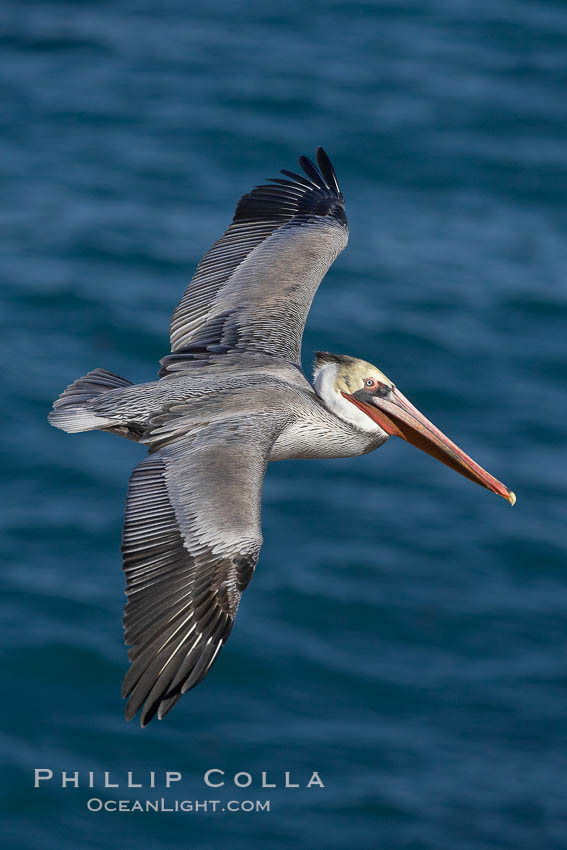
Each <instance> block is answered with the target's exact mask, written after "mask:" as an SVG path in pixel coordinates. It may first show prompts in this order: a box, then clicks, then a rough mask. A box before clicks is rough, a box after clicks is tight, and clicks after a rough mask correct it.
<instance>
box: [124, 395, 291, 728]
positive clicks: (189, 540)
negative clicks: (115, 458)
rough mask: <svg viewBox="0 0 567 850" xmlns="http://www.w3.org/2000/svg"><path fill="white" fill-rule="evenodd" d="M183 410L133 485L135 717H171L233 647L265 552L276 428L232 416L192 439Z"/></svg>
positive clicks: (168, 421)
mask: <svg viewBox="0 0 567 850" xmlns="http://www.w3.org/2000/svg"><path fill="white" fill-rule="evenodd" d="M183 427H184V426H183V408H182V407H178V408H177V409H176V412H175V417H174V418H172V416H171V415H168V414H166V415H165V416H163V417H161V418H160V419H158V420H157V422H156V427H155V428H154V431H153V432H152V440H153V441H154V445H155V444H156V441H159V443H158V444H161V445H162V447H161V448H159V449H158V450H156V451H155V452H154V453H153V454H150V456H149V457H148V458H147V459H146V460H144V461H143V462H142V463H140V464H139V465H138V466H137V467H136V469H135V470H134V472H133V473H132V477H131V479H130V485H129V488H128V496H127V501H126V519H125V524H124V534H123V545H122V552H123V569H124V571H125V573H126V595H127V597H128V601H127V603H126V608H125V612H124V630H125V641H126V643H127V644H128V645H129V646H130V650H129V658H130V661H131V666H130V669H129V670H128V673H127V674H126V677H125V679H124V683H123V688H122V695H123V696H124V697H129V700H128V704H127V706H126V719H127V720H130V719H131V718H132V717H133V716H134V715H135V714H136V712H137V711H138V709H139V708H140V707H141V706H142V704H143V711H142V715H141V724H142V726H145V725H146V724H147V723H149V721H150V720H151V719H152V717H153V716H154V715H155V714H156V713H157V715H158V717H159V718H161V717H163V716H164V715H165V714H166V713H167V712H168V711H169V710H170V708H172V706H173V705H174V704H175V703H176V702H177V700H178V699H179V698H180V697H181V695H182V694H184V693H185V692H186V691H188V690H189V689H190V688H193V687H194V686H195V685H197V684H198V683H199V682H200V681H201V680H202V679H203V678H204V676H206V674H207V672H208V670H209V668H210V667H211V665H212V663H213V661H214V660H215V658H216V656H217V654H218V652H219V650H220V648H221V647H222V645H223V644H224V643H225V642H226V640H227V638H228V636H229V634H230V631H231V629H232V624H233V622H234V618H235V616H236V612H237V610H238V604H239V602H240V597H241V594H242V591H243V590H244V589H245V588H246V586H247V585H248V582H249V581H250V579H251V577H252V574H253V572H254V568H255V566H256V561H257V560H258V553H259V551H260V546H261V545H262V534H261V527H260V500H261V488H262V481H263V478H264V473H265V468H266V462H267V457H268V454H269V451H270V448H271V446H272V444H273V442H274V440H275V437H276V432H275V428H276V423H275V422H272V421H271V420H270V419H269V417H264V418H263V419H262V421H258V418H257V417H250V418H249V419H244V420H242V419H229V420H225V421H224V422H220V423H213V424H204V425H203V426H202V427H200V428H199V429H197V430H195V429H193V430H192V432H191V434H189V435H188V434H185V435H182V436H180V433H181V434H183Z"/></svg>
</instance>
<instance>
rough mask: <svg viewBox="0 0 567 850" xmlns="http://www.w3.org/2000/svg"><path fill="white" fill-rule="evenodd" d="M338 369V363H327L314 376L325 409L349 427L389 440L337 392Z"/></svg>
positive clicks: (314, 383)
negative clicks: (380, 434)
mask: <svg viewBox="0 0 567 850" xmlns="http://www.w3.org/2000/svg"><path fill="white" fill-rule="evenodd" d="M337 368H338V367H337V364H336V363H327V364H325V365H324V366H322V367H321V368H320V369H316V370H315V374H314V375H313V386H314V387H315V392H316V393H317V395H318V396H319V398H320V399H322V401H324V402H325V407H326V408H327V409H328V410H330V411H331V413H334V414H335V416H338V418H339V419H342V420H343V422H348V423H349V425H353V426H354V427H355V428H357V429H358V430H359V431H366V432H367V433H370V434H378V433H382V434H384V438H385V439H388V434H386V432H385V431H383V430H382V428H380V426H379V425H378V424H377V423H376V422H374V421H373V420H372V419H371V418H370V417H369V416H367V415H366V414H365V413H363V412H362V410H360V408H358V407H357V406H356V405H355V404H353V403H352V402H351V401H348V399H346V398H344V396H342V395H341V393H339V392H337V391H336V390H335V381H336V379H337Z"/></svg>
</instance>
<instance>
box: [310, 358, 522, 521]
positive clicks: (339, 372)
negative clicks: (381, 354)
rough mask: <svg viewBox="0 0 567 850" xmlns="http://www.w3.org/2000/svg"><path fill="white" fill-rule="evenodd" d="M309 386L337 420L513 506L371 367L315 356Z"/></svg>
mask: <svg viewBox="0 0 567 850" xmlns="http://www.w3.org/2000/svg"><path fill="white" fill-rule="evenodd" d="M313 383H314V386H315V389H316V391H317V393H318V395H319V396H320V397H321V399H322V400H323V401H324V402H325V404H326V406H327V407H328V408H329V409H330V410H331V411H332V412H333V413H335V414H336V415H337V416H339V417H340V418H341V419H343V420H346V421H347V422H349V423H350V424H352V425H354V426H355V427H358V428H361V429H362V430H365V431H375V432H376V435H377V437H380V436H382V438H383V439H382V441H381V442H385V441H386V440H387V439H388V437H391V436H395V437H401V438H402V440H406V441H407V442H408V443H411V444H412V445H414V446H416V447H417V448H418V449H421V450H422V451H424V452H427V454H429V455H431V456H432V457H434V458H436V459H437V460H440V461H441V462H442V463H444V464H446V466H449V467H451V469H454V470H455V472H459V473H460V474H461V475H464V476H465V478H470V480H471V481H474V482H475V483H476V484H480V485H481V487H486V488H487V490H492V492H493V493H497V494H498V495H499V496H502V498H504V499H506V500H507V501H508V502H510V504H511V505H513V504H514V503H515V502H516V496H515V494H514V493H513V492H512V491H511V490H509V489H508V488H507V487H506V486H505V485H504V484H502V483H501V482H500V481H498V480H497V479H496V478H494V477H493V476H492V475H490V474H489V473H488V472H487V471H486V470H485V469H483V468H482V467H481V466H479V465H478V463H475V461H474V460H473V459H472V458H470V457H469V456H468V455H467V454H465V452H464V451H463V450H462V449H460V448H459V447H458V446H457V445H455V443H453V442H452V440H450V439H449V438H448V437H446V436H445V434H443V433H442V432H441V431H440V430H439V429H438V428H436V427H435V425H433V423H432V422H430V421H429V419H427V418H426V417H425V416H424V415H423V414H422V413H420V411H419V410H417V408H416V407H414V406H413V404H412V403H411V402H410V401H409V400H408V399H407V398H406V397H405V395H403V393H401V392H400V390H399V389H398V388H397V387H396V386H395V384H394V383H393V382H392V381H391V380H390V379H389V378H387V377H386V375H384V373H383V372H381V371H380V369H378V368H377V367H376V366H373V365H372V363H367V362H366V361H365V360H359V359H358V358H356V357H348V356H346V355H342V354H329V353H328V352H322V351H319V352H317V355H316V358H315V368H314V376H313Z"/></svg>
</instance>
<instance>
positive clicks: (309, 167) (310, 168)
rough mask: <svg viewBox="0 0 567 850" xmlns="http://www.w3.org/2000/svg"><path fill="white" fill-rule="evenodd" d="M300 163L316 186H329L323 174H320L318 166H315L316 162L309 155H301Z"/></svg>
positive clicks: (322, 187) (320, 187) (323, 187)
mask: <svg viewBox="0 0 567 850" xmlns="http://www.w3.org/2000/svg"><path fill="white" fill-rule="evenodd" d="M299 164H300V166H301V167H302V168H303V170H304V171H305V173H306V174H307V176H308V177H309V179H310V180H311V182H312V183H313V184H314V185H315V186H317V187H318V188H319V189H326V188H327V186H326V185H325V181H324V180H323V178H322V177H321V175H320V174H319V172H318V170H317V167H316V166H315V164H314V163H313V162H311V160H310V159H309V157H307V156H300V157H299Z"/></svg>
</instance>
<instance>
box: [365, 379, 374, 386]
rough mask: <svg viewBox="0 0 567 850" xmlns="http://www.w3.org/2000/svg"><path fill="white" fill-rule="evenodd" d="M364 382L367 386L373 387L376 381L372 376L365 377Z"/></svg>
mask: <svg viewBox="0 0 567 850" xmlns="http://www.w3.org/2000/svg"><path fill="white" fill-rule="evenodd" d="M364 383H365V384H366V386H367V387H373V386H374V384H375V383H376V381H375V380H374V379H373V378H367V379H366V380H365V382H364Z"/></svg>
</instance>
